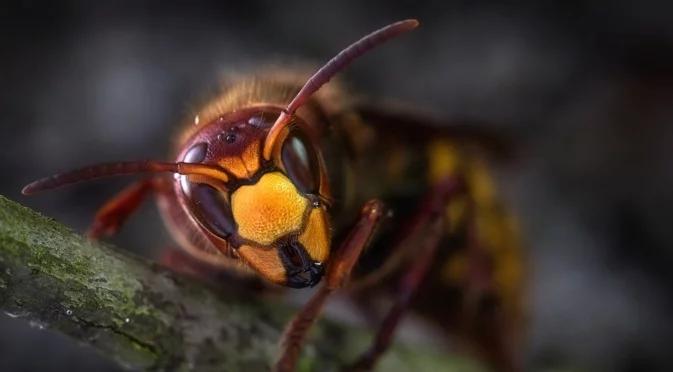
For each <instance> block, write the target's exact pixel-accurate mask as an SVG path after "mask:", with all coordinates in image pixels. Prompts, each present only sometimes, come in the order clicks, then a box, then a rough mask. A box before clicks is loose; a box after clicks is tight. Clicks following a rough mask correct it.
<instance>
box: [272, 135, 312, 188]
mask: <svg viewBox="0 0 673 372" xmlns="http://www.w3.org/2000/svg"><path fill="white" fill-rule="evenodd" d="M281 161H282V163H283V168H284V169H285V173H286V174H287V176H288V177H289V178H290V180H291V181H292V183H293V184H294V185H295V186H296V187H297V188H298V189H299V190H300V191H302V192H304V193H308V194H314V193H316V192H317V191H318V186H319V183H320V168H319V166H318V156H317V154H316V152H315V149H314V148H313V145H312V144H311V141H310V140H309V138H308V136H306V134H305V133H304V132H303V131H301V130H293V131H291V132H290V134H288V136H287V137H285V141H284V142H283V146H282V148H281Z"/></svg>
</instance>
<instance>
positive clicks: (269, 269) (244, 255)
mask: <svg viewBox="0 0 673 372" xmlns="http://www.w3.org/2000/svg"><path fill="white" fill-rule="evenodd" d="M236 252H237V253H238V255H239V257H240V258H241V260H242V261H243V262H245V263H246V264H247V265H248V266H250V267H251V268H252V269H254V270H255V271H256V272H257V273H259V274H260V275H261V276H262V277H264V278H266V279H268V280H270V281H272V282H274V283H277V284H283V283H285V281H286V275H287V272H286V271H285V266H283V262H282V261H281V260H280V257H279V256H278V250H276V249H263V248H257V247H251V246H249V245H242V246H241V247H240V248H238V249H237V250H236Z"/></svg>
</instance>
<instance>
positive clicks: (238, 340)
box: [0, 196, 473, 372]
mask: <svg viewBox="0 0 673 372" xmlns="http://www.w3.org/2000/svg"><path fill="white" fill-rule="evenodd" d="M0 309H2V310H3V311H4V312H6V313H7V314H8V315H10V316H13V317H18V318H22V319H26V320H30V321H33V322H37V323H38V324H40V325H41V327H44V328H47V329H52V330H55V331H57V332H60V333H63V334H65V335H67V336H69V337H71V338H73V339H75V340H77V341H79V342H81V343H83V344H87V345H90V346H91V347H93V348H94V349H96V350H98V351H99V352H101V353H103V354H104V355H106V356H107V357H109V358H112V359H114V360H115V361H116V362H118V363H119V364H120V365H121V366H123V367H125V368H127V369H134V370H149V371H156V370H166V371H189V370H197V371H246V372H252V371H263V370H268V369H269V366H270V365H271V364H272V363H273V361H274V360H275V358H276V357H277V355H276V353H277V344H278V340H279V338H280V334H281V332H282V330H283V327H284V325H285V323H286V322H287V321H288V320H289V319H290V317H291V316H292V314H293V312H292V310H291V309H290V308H288V307H286V306H283V305H280V304H277V303H269V302H264V301H262V300H260V299H253V298H246V297H241V296H240V295H239V296H234V295H233V294H229V295H227V294H222V293H216V292H215V291H212V290H210V289H209V288H207V287H206V286H205V285H203V284H200V283H198V282H196V281H194V280H191V279H189V278H185V277H182V276H180V275H177V274H174V273H172V272H170V271H168V270H165V269H163V268H161V267H159V266H158V265H156V264H154V263H151V262H148V261H146V260H143V259H141V258H139V257H136V256H133V255H131V254H129V253H127V252H123V251H121V250H118V249H115V248H114V247H112V246H110V245H108V244H104V243H99V242H95V241H91V240H89V239H86V238H84V237H83V236H81V235H79V234H77V233H75V232H74V231H72V230H70V229H68V228H66V227H64V226H63V225H61V224H59V223H57V222H55V221H54V220H52V219H48V218H46V217H44V216H41V215H39V214H37V213H35V212H34V211H32V210H30V209H28V208H26V207H23V206H21V205H18V204H16V203H14V202H12V201H10V200H8V199H6V198H4V197H2V196H0ZM369 340H370V335H367V334H366V333H365V332H363V331H362V330H358V329H355V328H349V327H346V326H342V325H337V324H334V323H332V322H329V321H321V322H319V323H318V325H317V326H316V329H315V331H314V333H313V334H312V337H311V338H310V340H309V343H308V344H307V346H306V349H305V351H304V354H303V359H302V362H301V365H300V369H301V370H320V371H330V370H337V369H338V368H339V367H340V366H342V365H343V364H344V363H346V362H348V361H351V360H352V359H353V358H354V357H355V356H357V355H358V353H360V352H362V351H364V350H365V348H366V347H367V346H368V342H369ZM466 363H468V362H466V361H464V360H462V359H456V358H450V357H449V356H447V355H441V354H439V353H437V354H434V353H432V352H430V351H427V350H422V349H420V348H413V347H409V346H404V345H395V346H394V347H393V350H392V351H391V353H390V354H389V355H388V356H387V357H386V358H385V359H384V361H383V362H382V364H381V370H385V371H434V370H441V371H451V370H460V371H467V370H468V368H469V370H472V369H471V368H473V367H471V366H470V365H469V364H466Z"/></svg>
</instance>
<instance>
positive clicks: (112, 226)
mask: <svg viewBox="0 0 673 372" xmlns="http://www.w3.org/2000/svg"><path fill="white" fill-rule="evenodd" d="M168 187H169V185H168V184H167V183H166V182H165V180H164V179H163V178H148V179H145V180H141V181H138V182H135V183H133V184H131V185H130V186H127V187H126V188H125V189H123V190H122V191H121V192H119V194H117V195H115V196H114V197H112V198H111V199H110V200H109V201H108V202H107V203H105V204H104V205H103V206H102V207H101V208H100V209H99V210H98V211H97V212H96V216H95V217H94V219H93V223H92V224H91V227H90V228H89V230H88V231H87V236H88V237H90V238H93V239H100V238H101V237H102V236H104V235H108V236H110V235H114V234H116V233H117V232H118V231H119V228H120V227H121V226H122V224H123V223H124V222H125V221H126V220H127V219H128V218H129V217H131V215H132V214H133V213H135V212H136V211H137V210H138V208H140V206H141V205H142V203H143V201H145V199H147V197H148V196H149V195H150V194H151V193H161V192H165V191H166V190H167V188H168Z"/></svg>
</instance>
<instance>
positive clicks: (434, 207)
mask: <svg viewBox="0 0 673 372" xmlns="http://www.w3.org/2000/svg"><path fill="white" fill-rule="evenodd" d="M417 25H418V22H417V21H415V20H407V21H402V22H398V23H394V24H392V25H389V26H387V27H384V28H382V29H380V30H378V31H376V32H374V33H372V34H370V35H368V36H366V37H364V38H363V39H361V40H359V41H358V42H356V43H354V44H352V45H351V46H349V47H348V48H346V49H345V50H343V51H342V52H341V53H339V54H338V55H337V56H336V57H334V58H333V59H332V60H331V61H329V62H328V63H327V64H326V65H325V66H324V67H323V68H321V69H320V70H319V71H318V72H317V73H315V74H314V75H312V76H310V75H306V74H302V73H300V72H289V71H278V70H276V71H271V72H269V73H260V74H257V75H255V76H250V77H239V78H237V79H234V80H233V81H231V82H229V85H228V86H227V88H226V89H224V90H223V92H222V93H221V94H219V95H218V96H216V97H215V98H213V99H212V100H211V101H210V102H208V103H207V104H206V105H205V106H203V107H202V108H201V109H200V110H198V112H197V113H196V114H195V115H194V116H193V117H194V118H195V119H194V121H193V122H190V123H188V125H185V126H184V127H183V128H182V130H181V132H180V136H179V138H178V140H177V146H176V149H175V153H174V154H173V156H174V157H173V161H174V162H156V161H133V162H121V163H112V164H103V165H94V166H90V167H86V168H83V169H80V170H75V171H71V172H68V173H63V174H60V175H56V176H53V177H50V178H45V179H42V180H39V181H36V182H34V183H31V184H30V185H28V186H26V188H25V189H24V190H23V192H24V194H32V193H35V192H38V191H42V190H46V189H50V188H55V187H59V186H63V185H66V184H70V183H73V182H79V181H82V180H87V179H93V178H99V177H106V176H112V175H121V174H134V173H151V174H153V176H152V177H151V178H148V179H146V180H142V181H139V182H137V183H135V184H133V185H131V186H130V187H128V188H127V189H125V190H124V191H123V192H122V193H120V194H119V195H118V196H116V197H115V198H114V199H112V200H111V201H110V202H108V203H107V204H106V205H105V206H103V208H101V210H100V211H99V212H98V214H97V215H96V217H95V220H94V224H93V226H92V228H91V229H90V230H89V235H90V236H91V237H94V238H99V237H101V236H103V235H106V234H107V235H110V234H113V233H115V232H116V231H117V230H118V229H119V228H120V226H121V225H122V223H123V222H124V221H125V220H126V219H127V218H128V217H129V216H130V215H131V214H132V213H133V212H134V211H135V210H136V209H137V208H138V207H139V205H140V204H141V202H142V201H143V200H144V199H145V198H146V196H148V195H150V194H152V193H154V194H155V195H156V197H157V200H158V203H159V206H160V209H161V211H162V216H163V217H164V220H165V223H166V225H167V226H168V228H169V230H170V231H171V232H172V233H173V235H174V237H175V240H176V241H177V242H178V243H179V245H180V247H181V248H182V250H183V251H184V252H186V253H187V254H186V255H180V254H177V253H175V252H173V253H171V254H168V255H167V256H166V258H164V260H163V262H164V263H165V264H167V265H168V266H171V267H173V268H175V269H177V270H181V271H189V266H190V264H189V262H190V260H191V261H194V262H200V263H205V264H207V265H208V266H210V267H212V268H216V269H221V270H238V269H240V268H241V266H237V265H234V264H232V263H238V262H242V263H243V264H244V267H245V268H247V269H248V272H249V273H253V274H257V275H259V276H261V277H262V278H264V279H266V280H267V281H269V282H271V283H275V284H278V285H280V286H284V287H290V288H305V287H312V286H315V285H317V284H318V283H320V282H321V281H322V282H323V285H322V286H321V287H320V288H319V290H318V291H317V292H316V294H315V295H314V297H313V298H312V299H311V300H310V301H309V302H308V303H307V304H306V305H305V306H304V307H303V308H302V309H301V311H300V312H299V313H298V314H297V315H296V317H295V318H294V319H293V320H292V322H291V323H290V324H289V325H288V327H287V329H286V331H285V335H284V340H283V353H282V356H281V358H280V360H279V361H278V362H277V364H276V366H275V369H276V370H278V371H291V370H294V367H295V365H296V362H297V359H298V358H299V355H300V351H301V347H302V345H303V343H304V341H305V338H306V336H307V334H308V331H309V330H310V326H311V324H312V323H313V322H314V321H315V319H317V318H318V317H319V315H320V314H321V312H322V310H323V307H324V305H325V303H326V301H327V300H328V298H329V297H330V295H331V294H332V293H333V292H334V291H336V290H339V289H342V288H344V289H345V290H350V291H351V293H353V295H354V296H355V297H357V296H358V293H359V294H362V293H372V292H373V291H383V292H388V293H392V294H393V295H394V298H395V301H394V305H393V307H392V308H391V309H390V311H389V312H388V314H387V316H386V317H385V319H384V320H383V322H382V325H381V328H380V330H379V332H378V334H377V337H376V339H375V342H374V344H373V345H372V347H371V349H370V350H368V351H367V352H366V353H365V354H363V356H362V357H361V358H360V359H359V360H358V361H357V362H356V363H355V364H354V365H353V366H352V367H353V368H356V367H357V368H360V369H370V368H373V367H374V366H375V365H376V362H377V361H378V360H379V358H380V357H381V355H382V354H383V353H384V352H385V351H386V349H387V348H388V346H389V344H390V342H391V341H392V339H393V335H394V331H395V329H396V327H397V325H398V323H399V322H400V320H401V319H402V316H403V315H404V313H405V312H406V311H407V309H409V308H413V309H414V310H416V311H418V312H419V313H421V314H423V315H425V316H427V317H428V318H430V319H432V320H434V321H436V322H437V324H439V325H441V326H442V327H443V328H444V329H446V330H447V332H449V333H450V334H451V335H454V336H456V338H457V339H459V340H462V341H464V344H465V346H466V348H467V349H469V350H472V351H474V352H476V353H477V354H478V355H480V356H482V357H484V358H486V359H487V360H488V361H489V362H490V363H491V365H493V366H494V367H496V368H498V369H500V370H503V371H517V370H520V369H521V366H520V360H519V348H518V342H519V334H518V332H519V331H520V328H521V327H520V325H521V307H520V297H521V288H522V286H521V278H520V273H521V268H520V265H521V256H520V249H519V244H518V241H517V233H516V229H515V226H514V223H513V220H512V218H511V216H510V215H509V212H508V211H507V210H506V209H505V208H504V207H503V206H502V205H501V203H500V202H499V200H498V198H497V197H496V195H495V194H496V193H495V190H494V186H493V184H492V182H491V179H490V177H489V175H488V172H487V168H486V165H485V163H484V159H485V157H484V156H483V155H484V154H485V153H487V152H488V151H484V150H485V149H490V150H493V149H497V146H496V145H495V144H496V142H493V141H492V138H491V137H490V136H489V135H488V134H487V133H486V132H480V131H479V130H478V129H477V128H476V127H472V126H471V125H469V124H461V123H449V125H444V126H441V127H440V126H434V125H428V121H427V120H425V119H422V118H420V117H419V116H418V115H417V114H414V113H413V112H409V113H399V112H398V113H394V112H391V111H390V110H384V109H381V108H380V107H377V106H373V105H367V104H365V103H362V102H353V101H349V99H348V98H349V95H348V94H346V93H345V91H344V90H343V88H342V87H340V85H339V84H338V82H334V83H331V84H327V85H325V84H326V83H327V82H328V81H329V80H330V79H332V78H333V77H334V76H335V75H336V74H337V73H338V72H339V71H340V70H342V69H343V68H344V67H346V66H347V65H348V64H350V63H351V61H353V60H354V59H355V58H357V57H359V56H360V55H362V54H364V53H366V52H367V51H369V50H371V49H372V48H375V47H376V46H378V45H380V44H382V43H383V42H385V41H386V40H389V39H391V38H393V37H396V36H398V35H400V34H402V33H404V32H406V31H409V30H412V29H414V28H416V26H417ZM307 77H308V80H307V79H306V78H307ZM323 85H325V86H324V87H323ZM321 88H322V89H321ZM491 152H493V151H491ZM165 173H172V174H173V175H174V176H173V177H171V176H166V175H164V174H165ZM391 211H395V214H394V215H392V214H391V213H390V212H391ZM379 232H380V233H379ZM383 232H385V233H383ZM365 248H367V249H366V250H365ZM356 263H357V266H356ZM192 271H193V272H192V273H197V272H198V270H192ZM323 277H324V280H323Z"/></svg>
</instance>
